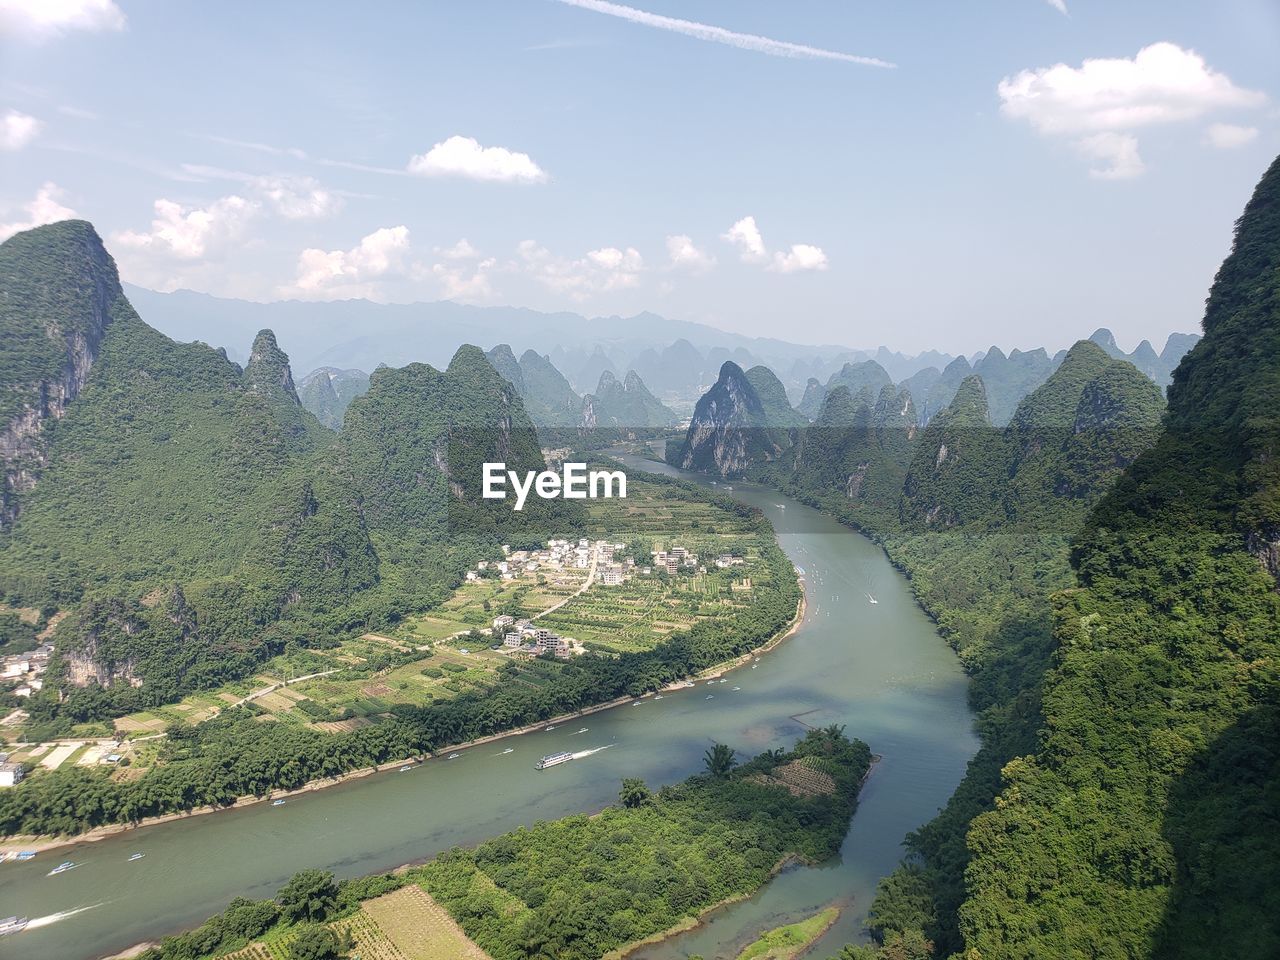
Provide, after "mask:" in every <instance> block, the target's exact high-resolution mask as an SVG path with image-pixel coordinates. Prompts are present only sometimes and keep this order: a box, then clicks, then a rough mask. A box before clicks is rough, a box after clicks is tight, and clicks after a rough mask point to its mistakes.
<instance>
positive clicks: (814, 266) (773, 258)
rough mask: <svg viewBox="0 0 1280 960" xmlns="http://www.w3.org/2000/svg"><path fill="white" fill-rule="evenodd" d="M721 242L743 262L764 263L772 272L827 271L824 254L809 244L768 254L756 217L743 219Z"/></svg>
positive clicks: (818, 248) (792, 246)
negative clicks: (730, 245)
mask: <svg viewBox="0 0 1280 960" xmlns="http://www.w3.org/2000/svg"><path fill="white" fill-rule="evenodd" d="M721 239H724V240H727V241H728V242H729V243H731V244H733V246H735V247H737V248H738V257H739V258H740V259H741V260H742V262H743V263H756V264H764V265H765V269H766V270H772V271H773V272H774V273H802V272H804V271H806V270H826V269H827V267H828V266H829V263H828V262H827V255H826V253H824V252H823V250H822V248H821V247H815V246H814V245H813V244H811V243H793V244H792V245H791V249H790V250H785V251H784V250H777V251H775V252H774V253H773V254H772V255H770V253H769V250H768V248H767V247H765V245H764V237H762V236H761V235H760V228H759V227H757V226H756V218H755V217H743V218H742V219H741V220H739V221H738V222H737V223H735V224H734V225H733V226H732V227H730V228H729V229H728V230H727V231H726V232H725V233H723V234H721Z"/></svg>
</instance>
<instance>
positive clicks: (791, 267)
mask: <svg viewBox="0 0 1280 960" xmlns="http://www.w3.org/2000/svg"><path fill="white" fill-rule="evenodd" d="M827 266H828V263H827V255H826V254H825V253H823V252H822V248H821V247H815V246H813V245H812V244H809V243H793V244H792V245H791V249H790V250H789V251H787V252H786V253H783V252H782V251H781V250H779V251H778V252H777V253H775V254H774V255H773V262H772V263H770V264H769V269H770V270H775V271H777V272H778V273H800V272H802V271H805V270H825V269H827Z"/></svg>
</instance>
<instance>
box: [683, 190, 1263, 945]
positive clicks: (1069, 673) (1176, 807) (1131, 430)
mask: <svg viewBox="0 0 1280 960" xmlns="http://www.w3.org/2000/svg"><path fill="white" fill-rule="evenodd" d="M1277 264H1280V173H1277V171H1276V169H1275V168H1273V170H1272V171H1270V172H1269V173H1268V175H1267V177H1266V178H1265V179H1264V181H1263V183H1262V184H1261V185H1260V186H1259V188H1258V193H1257V195H1256V196H1255V198H1254V199H1253V201H1251V203H1250V206H1249V209H1248V210H1247V211H1246V214H1245V216H1244V217H1243V218H1242V219H1241V221H1240V223H1239V225H1238V234H1237V239H1236V245H1235V248H1234V251H1233V253H1232V256H1231V258H1230V259H1228V261H1227V262H1226V263H1225V264H1224V265H1223V268H1222V271H1221V272H1220V274H1219V277H1218V279H1217V280H1216V281H1215V285H1214V288H1213V292H1212V295H1211V297H1210V300H1209V304H1208V309H1207V313H1206V319H1205V331H1206V336H1205V339H1204V340H1203V341H1201V342H1200V344H1199V345H1198V346H1197V347H1195V349H1194V350H1193V351H1192V352H1191V353H1190V354H1189V355H1188V356H1187V357H1186V358H1185V359H1184V361H1183V363H1182V365H1181V367H1180V368H1179V369H1178V371H1177V373H1176V375H1175V377H1174V382H1173V385H1172V387H1171V389H1170V403H1169V410H1168V414H1167V416H1166V415H1165V413H1164V410H1165V405H1164V401H1163V397H1162V396H1161V391H1160V390H1159V388H1158V387H1157V386H1156V384H1155V383H1154V382H1153V381H1152V380H1151V378H1150V376H1149V375H1144V374H1143V373H1141V372H1140V371H1138V370H1137V369H1136V368H1135V367H1134V366H1133V365H1132V364H1131V363H1129V362H1128V361H1127V360H1120V359H1116V357H1115V353H1117V352H1118V351H1116V350H1114V342H1113V341H1110V338H1109V337H1101V336H1099V335H1095V337H1094V338H1093V339H1092V340H1091V341H1081V342H1080V343H1078V344H1076V345H1075V347H1073V348H1072V349H1071V350H1070V351H1069V352H1068V353H1067V354H1066V356H1065V357H1063V358H1062V360H1061V363H1060V365H1059V366H1058V367H1057V369H1056V370H1055V371H1054V372H1053V373H1052V375H1051V376H1049V378H1048V379H1047V380H1045V381H1044V382H1043V383H1042V384H1041V385H1040V386H1039V387H1037V388H1036V389H1035V390H1033V391H1031V392H1030V393H1028V394H1027V395H1026V396H1025V397H1024V398H1023V399H1022V400H1021V401H1020V402H1019V403H1018V405H1017V407H1016V408H1015V409H1014V410H1013V411H1012V413H1010V414H1005V415H1004V416H1003V417H1000V419H1003V420H1006V421H1007V425H1006V426H1003V427H997V426H993V422H992V421H993V419H994V418H993V415H992V411H991V409H990V407H989V402H988V394H987V389H986V387H987V384H986V383H985V381H984V380H983V378H982V377H981V376H976V375H968V376H966V377H965V379H963V380H962V381H961V382H960V383H959V384H958V386H957V387H956V389H955V394H954V396H953V397H952V399H951V401H950V403H949V404H948V405H947V406H946V407H945V408H944V409H942V410H940V411H938V412H937V413H936V414H935V415H934V416H932V417H931V418H930V419H929V422H928V425H927V426H925V427H924V428H923V429H920V428H919V427H918V426H917V417H916V415H915V413H914V411H913V410H912V409H911V408H912V407H913V404H912V402H911V400H912V398H911V397H910V395H909V393H906V392H905V391H902V392H901V393H899V392H895V391H894V389H893V388H892V387H891V386H888V385H883V384H882V388H881V391H880V396H878V397H876V396H874V391H873V390H872V388H871V385H870V384H859V389H858V391H857V392H856V393H854V392H853V391H851V390H850V389H849V388H848V386H846V385H837V386H836V387H835V389H833V390H830V391H823V390H819V389H816V388H815V389H814V390H812V391H811V392H810V403H813V402H814V401H815V398H816V397H818V396H821V402H820V405H819V407H818V413H817V415H816V417H815V418H814V422H813V424H812V425H811V426H809V427H801V428H791V429H789V430H785V431H784V430H783V428H782V424H781V423H780V422H779V421H776V420H775V421H774V422H773V423H769V422H767V421H766V420H765V419H764V418H763V417H761V416H760V414H759V410H760V409H761V408H762V403H761V400H760V398H759V397H758V396H754V397H753V396H751V395H750V393H749V391H747V390H745V389H744V388H743V387H742V385H741V381H740V380H739V379H738V378H737V377H732V376H730V377H729V378H728V379H727V380H726V377H725V376H723V375H722V380H721V384H719V385H718V386H717V388H714V389H713V391H712V392H711V393H708V394H707V396H706V397H704V400H705V401H708V403H707V407H706V408H705V409H704V411H703V412H704V417H703V422H702V423H701V424H699V422H698V421H699V417H698V415H697V414H695V418H694V420H695V422H694V425H693V426H691V428H690V431H689V434H688V436H687V437H686V440H685V443H684V445H683V447H681V448H680V453H679V455H678V457H677V458H675V459H677V460H680V461H684V462H687V463H688V465H691V466H694V467H695V468H701V469H705V470H710V471H715V472H721V473H723V472H724V468H725V465H726V463H728V461H727V460H724V459H721V458H722V457H723V456H724V455H725V454H726V453H729V454H731V455H736V459H734V460H733V462H732V463H731V464H729V469H731V470H732V471H733V472H734V474H735V475H740V476H741V475H745V476H747V477H748V478H750V479H755V480H759V481H762V482H766V483H769V484H772V485H775V486H777V487H779V488H780V489H782V490H785V491H787V492H789V493H791V494H793V495H795V496H797V497H798V498H800V499H802V500H804V501H806V502H808V503H811V504H812V505H814V506H818V507H820V508H821V509H824V510H827V511H829V512H831V513H833V514H834V515H836V516H838V517H840V518H842V519H844V520H845V521H846V522H849V523H851V524H853V525H855V526H857V527H859V528H860V529H862V530H863V531H864V532H866V533H868V534H869V535H871V536H873V537H874V538H876V539H878V540H879V541H880V542H881V543H882V544H883V545H884V547H885V549H886V551H887V552H888V554H889V556H890V558H891V559H892V560H893V562H894V563H895V564H897V565H898V566H900V567H901V568H902V569H903V571H904V572H905V573H907V575H908V576H909V577H911V580H912V585H913V589H914V591H915V593H916V595H917V597H918V598H919V600H920V601H921V603H922V605H923V606H924V607H925V608H926V610H928V611H929V612H930V613H931V614H932V615H933V616H934V617H935V619H936V620H937V621H938V624H939V628H940V631H941V632H942V634H943V635H944V636H945V637H946V638H947V639H948V641H949V642H950V643H951V644H952V645H953V646H955V647H956V649H957V651H958V653H959V654H960V656H961V658H962V660H963V662H964V664H965V667H966V669H967V671H968V672H969V674H970V676H971V700H972V704H973V706H974V708H975V710H976V712H977V715H978V725H979V730H980V732H981V734H982V747H981V749H980V751H979V753H978V754H977V755H976V756H975V758H974V759H973V761H972V762H971V764H970V767H969V770H968V772H967V775H966V777H965V779H964V781H963V782H962V783H961V785H960V787H959V788H958V790H957V791H956V793H955V795H954V796H953V797H952V799H951V801H950V802H949V804H948V805H947V807H946V808H945V809H944V810H943V811H942V812H941V814H940V815H939V816H938V817H937V818H936V819H935V820H934V821H932V822H931V823H929V824H927V825H925V826H924V827H923V828H922V829H920V830H918V831H916V832H915V833H914V834H913V835H911V836H910V837H909V838H908V840H907V850H908V859H907V860H906V861H904V864H903V866H902V867H901V868H900V869H899V870H898V871H897V872H895V873H894V874H893V875H891V876H890V877H888V878H886V879H885V881H884V882H883V883H882V885H881V890H880V893H879V895H878V897H877V898H876V901H875V904H874V907H873V910H872V916H871V926H872V930H873V932H874V934H875V935H876V938H877V940H878V945H872V946H870V947H850V948H848V949H847V950H846V954H847V955H848V956H850V957H863V956H867V957H871V956H880V957H883V958H903V957H908V958H923V957H933V956H950V955H953V954H955V955H963V956H965V957H979V956H980V957H984V958H990V957H1027V958H1031V957H1040V956H1053V957H1058V956H1086V955H1087V956H1099V957H1126V958H1137V957H1150V956H1188V957H1190V956H1207V955H1232V956H1242V957H1244V956H1248V957H1254V956H1258V957H1262V956H1271V955H1274V954H1275V953H1276V952H1277V951H1278V950H1280V940H1277V939H1276V936H1277V934H1276V931H1277V929H1278V927H1277V923H1276V921H1275V919H1274V918H1275V916H1276V915H1277V912H1276V900H1275V896H1276V895H1275V894H1274V890H1275V888H1276V886H1275V880H1276V876H1275V871H1276V865H1277V864H1278V863H1280V856H1278V851H1277V847H1276V840H1275V839H1274V838H1275V837H1276V836H1280V830H1277V827H1278V826H1280V817H1278V811H1280V802H1278V800H1277V781H1276V762H1275V761H1276V748H1275V746H1274V745H1275V744H1276V743H1278V742H1280V739H1278V738H1277V737H1276V733H1277V732H1278V731H1280V726H1277V712H1276V704H1277V701H1278V697H1277V686H1276V683H1275V680H1276V675H1277V667H1276V661H1275V645H1276V643H1277V642H1280V641H1278V640H1277V638H1278V637H1280V619H1278V617H1277V595H1276V591H1275V580H1274V577H1275V575H1276V573H1277V571H1278V570H1280V545H1278V544H1280V519H1278V518H1280V495H1278V493H1277V467H1276V463H1277V459H1276V457H1277V452H1278V451H1277V437H1278V435H1280V429H1278V427H1277V424H1278V422H1280V421H1278V419H1277V415H1276V413H1275V411H1276V410H1278V409H1280V342H1278V337H1277V326H1278V325H1280V311H1278V310H1277V304H1280V296H1278V295H1277V290H1276V287H1277V277H1280V273H1278V272H1277ZM1100 333H1101V332H1100ZM1099 341H1101V342H1099ZM1108 347H1110V348H1112V349H1108ZM853 372H854V371H853V370H850V371H849V373H850V375H852V374H853ZM726 387H732V390H727V389H726ZM717 391H719V392H717ZM735 391H736V392H737V393H740V394H741V397H740V402H738V404H737V405H736V406H735V405H734V404H733V403H731V402H730V401H732V400H733V399H734V398H733V397H731V396H730V394H731V393H733V392H735ZM712 399H714V400H715V401H716V409H715V410H714V411H713V410H712V409H711V408H710V401H711V400H712ZM701 407H702V405H701V404H700V408H701ZM695 428H696V429H695ZM735 430H739V431H741V434H742V435H740V436H735V435H734V431H735ZM782 433H785V435H786V436H787V438H788V439H787V441H785V442H780V440H779V438H780V436H781V434H782ZM761 438H768V439H769V444H768V446H767V447H766V448H765V449H764V452H763V453H762V454H757V455H755V456H753V455H752V451H753V450H760V448H761ZM1153 626H1154V629H1153ZM1223 949H1226V950H1227V951H1228V952H1227V953H1225V954H1221V951H1222V950H1223Z"/></svg>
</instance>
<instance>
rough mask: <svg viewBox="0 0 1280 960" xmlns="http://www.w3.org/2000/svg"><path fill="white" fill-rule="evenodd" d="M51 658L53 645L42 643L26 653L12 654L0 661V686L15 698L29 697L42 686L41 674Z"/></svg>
mask: <svg viewBox="0 0 1280 960" xmlns="http://www.w3.org/2000/svg"><path fill="white" fill-rule="evenodd" d="M52 656H53V644H52V643H44V644H41V645H40V646H38V647H36V648H35V649H34V650H28V651H27V652H26V653H12V654H10V655H9V656H7V657H5V658H4V659H3V660H0V684H3V685H4V686H5V687H7V688H8V689H7V690H6V692H7V693H11V694H13V695H14V696H15V697H29V696H31V695H32V694H33V693H35V692H36V691H37V690H39V689H40V688H41V687H43V686H44V677H43V674H44V672H45V670H46V669H47V668H48V666H49V658H50V657H52Z"/></svg>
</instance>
